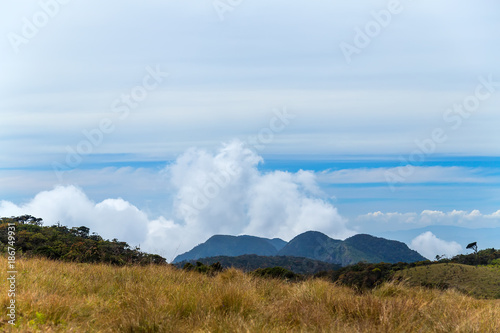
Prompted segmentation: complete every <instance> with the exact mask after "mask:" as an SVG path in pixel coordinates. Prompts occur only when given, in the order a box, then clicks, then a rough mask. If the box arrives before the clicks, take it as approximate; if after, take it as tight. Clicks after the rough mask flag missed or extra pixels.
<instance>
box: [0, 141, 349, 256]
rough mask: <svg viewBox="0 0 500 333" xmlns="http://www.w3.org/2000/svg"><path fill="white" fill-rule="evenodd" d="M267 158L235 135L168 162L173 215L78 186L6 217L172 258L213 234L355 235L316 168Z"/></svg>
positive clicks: (1, 204)
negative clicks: (154, 214) (154, 213)
mask: <svg viewBox="0 0 500 333" xmlns="http://www.w3.org/2000/svg"><path fill="white" fill-rule="evenodd" d="M261 162H263V160H262V158H261V157H260V156H259V155H257V154H256V153H255V152H253V151H251V150H250V149H248V148H246V147H245V146H244V144H243V143H241V142H238V141H235V142H232V143H230V144H225V145H223V146H222V147H221V148H220V149H219V150H217V151H216V152H208V151H205V150H200V149H190V150H188V151H187V152H185V153H184V154H182V155H181V156H179V157H178V158H177V160H176V161H175V162H174V163H172V164H171V165H168V166H167V167H166V168H165V169H164V170H163V171H162V173H161V175H160V176H159V177H162V178H166V180H167V183H168V184H169V190H170V191H171V192H172V193H173V194H174V195H173V198H174V199H173V200H172V201H171V202H166V203H165V205H168V206H171V211H172V212H173V213H172V216H170V217H163V216H160V217H158V218H156V219H151V218H149V217H148V215H147V214H146V213H145V212H144V211H141V210H140V209H138V208H137V207H136V206H134V205H132V204H131V203H130V202H128V201H126V200H123V199H121V198H114V199H112V198H110V199H105V200H103V201H101V202H97V203H96V202H94V201H92V200H91V199H90V198H88V196H87V195H86V194H85V193H84V191H83V190H82V189H80V188H77V187H75V186H71V185H69V186H58V187H56V188H54V189H53V190H50V191H43V192H40V193H39V194H37V195H36V196H35V197H34V198H33V199H32V200H30V201H29V202H27V203H25V204H21V205H16V204H14V203H12V202H9V201H0V216H12V215H21V214H31V215H34V216H37V217H41V218H43V219H44V221H45V223H46V224H49V225H50V224H53V223H57V222H60V223H61V224H64V225H68V226H69V227H73V226H81V225H85V226H88V227H89V228H91V231H95V232H97V233H99V234H100V235H102V236H103V237H104V238H109V239H111V238H118V239H120V240H124V241H127V242H129V243H130V244H131V245H138V244H140V245H141V248H142V249H144V250H146V251H151V252H156V253H159V254H161V255H164V256H165V257H167V259H168V260H172V259H173V257H174V256H175V255H177V254H179V253H182V252H184V251H187V250H189V249H191V248H192V247H193V246H195V245H197V244H198V243H201V242H204V241H205V240H206V239H207V238H208V237H210V236H212V235H213V234H233V235H237V234H251V235H256V236H264V237H280V238H283V239H285V240H289V239H290V238H292V237H293V236H295V235H297V234H299V233H301V232H305V231H307V230H318V231H321V232H324V233H326V234H328V235H329V236H331V237H334V238H341V239H343V238H346V237H348V236H351V235H353V234H354V232H353V231H352V230H350V229H349V228H348V227H347V226H346V223H347V220H346V219H344V218H342V216H340V214H339V213H338V211H337V209H336V208H335V207H334V206H333V205H332V204H331V203H329V202H328V199H327V197H326V196H325V195H324V194H323V193H322V192H321V191H320V190H319V187H318V186H317V183H316V176H315V174H314V173H312V172H308V171H302V170H301V171H299V172H296V173H290V172H283V171H273V172H267V173H264V172H262V171H260V170H258V165H259V163H261Z"/></svg>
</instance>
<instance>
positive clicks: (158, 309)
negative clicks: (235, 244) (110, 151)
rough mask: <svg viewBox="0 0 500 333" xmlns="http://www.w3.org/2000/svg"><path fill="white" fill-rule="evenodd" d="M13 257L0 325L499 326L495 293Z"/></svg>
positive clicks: (114, 328) (138, 328) (489, 331)
mask: <svg viewBox="0 0 500 333" xmlns="http://www.w3.org/2000/svg"><path fill="white" fill-rule="evenodd" d="M0 259H1V260H3V261H4V262H6V261H7V259H6V257H2V258H0ZM17 266H18V272H19V273H18V274H19V275H18V277H19V279H18V281H17V288H18V290H19V292H18V293H17V296H16V306H17V308H16V314H17V318H16V320H17V327H12V326H11V325H10V324H8V323H7V320H8V317H7V316H5V315H3V316H1V317H0V331H1V332H89V333H92V332H104V333H107V332H113V333H115V332H117V333H119V332H181V333H182V332H283V333H284V332H338V333H347V332H349V333H350V332H360V333H365V332H366V333H367V332H481V333H494V332H500V300H477V299H474V298H470V297H467V296H464V295H462V294H459V293H457V292H454V291H446V292H443V291H440V290H436V289H426V288H421V287H411V288H410V287H407V286H404V285H398V284H383V285H382V286H380V287H378V288H376V289H373V290H370V291H366V292H364V293H359V292H356V291H355V290H353V289H351V288H347V287H342V286H338V285H335V284H332V283H330V282H327V281H325V280H322V279H308V280H306V281H301V282H294V283H289V282H284V281H282V280H277V279H268V278H259V277H256V276H252V275H250V274H244V273H242V272H241V271H238V270H235V269H230V270H227V271H224V272H222V273H219V274H217V275H215V276H207V275H204V274H200V273H196V272H188V271H184V270H178V269H175V268H173V267H171V266H169V265H147V266H121V267H119V266H113V265H105V264H81V263H72V262H62V261H54V260H47V259H40V258H38V259H24V258H19V260H18V261H17ZM6 278H7V271H6V270H5V269H3V270H0V280H2V281H5V280H6ZM7 301H8V298H7V293H6V292H5V293H4V294H3V296H2V298H1V302H2V304H3V306H4V308H5V307H6V304H7V303H6V302H7Z"/></svg>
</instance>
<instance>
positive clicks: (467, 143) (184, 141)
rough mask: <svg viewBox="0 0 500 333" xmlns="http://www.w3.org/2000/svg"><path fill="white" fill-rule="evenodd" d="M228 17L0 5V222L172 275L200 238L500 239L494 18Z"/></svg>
mask: <svg viewBox="0 0 500 333" xmlns="http://www.w3.org/2000/svg"><path fill="white" fill-rule="evenodd" d="M231 4H232V5H229V2H227V1H223V0H221V1H218V0H215V1H204V2H195V1H185V2H180V1H173V0H169V1H152V2H147V3H133V2H123V1H121V2H119V1H116V0H111V1H107V2H106V3H101V2H97V1H92V0H91V1H85V2H81V1H62V0H42V1H39V2H38V1H33V2H29V3H27V2H22V3H20V2H12V1H10V2H6V3H2V4H1V5H0V9H1V10H0V16H1V19H2V22H4V24H3V25H2V27H1V28H0V29H2V31H1V35H2V36H4V38H1V39H0V50H1V52H0V68H1V73H2V74H3V75H1V76H0V112H1V117H0V161H1V163H0V216H11V215H19V214H32V215H35V216H38V217H42V218H43V219H44V220H45V222H46V224H53V223H56V222H58V221H59V222H61V223H63V224H66V225H68V226H81V225H86V226H88V227H90V228H91V231H95V232H98V233H99V234H101V235H102V236H103V237H105V238H115V237H116V238H118V239H120V240H124V241H127V242H129V243H130V244H132V245H138V244H140V245H141V248H143V249H144V250H146V251H151V252H156V253H158V254H160V255H163V256H165V257H166V258H169V259H170V258H173V257H175V255H176V254H179V253H182V252H185V251H187V250H189V249H191V248H192V247H193V246H194V245H197V244H199V243H201V242H204V241H205V240H206V239H207V238H209V237H210V236H211V235H213V234H232V235H238V234H251V235H255V236H264V237H271V238H272V237H281V238H283V239H285V240H287V241H288V240H290V238H291V237H293V236H295V235H297V234H299V233H301V232H304V231H307V230H318V231H321V232H324V233H326V234H328V235H329V236H331V237H335V238H342V239H343V238H345V237H349V236H350V235H353V234H355V233H371V234H378V233H384V232H392V231H397V230H409V229H419V228H424V227H428V226H438V225H446V226H457V227H464V228H473V229H477V228H500V187H499V185H500V150H499V147H500V146H499V144H498V143H499V142H500V132H499V131H498V124H499V123H500V112H498V110H499V107H500V71H499V66H498V59H499V55H500V43H499V42H500V40H499V39H500V37H499V36H498V33H497V32H498V31H499V30H500V29H499V28H500V22H499V21H498V20H497V17H496V15H495V13H496V12H498V9H500V8H499V7H500V5H499V4H498V3H497V2H494V1H484V2H481V3H470V2H466V1H441V2H439V3H435V2H433V1H430V0H426V1H419V2H414V1H357V2H356V3H348V2H331V1H326V0H320V1H316V2H315V3H314V4H311V3H308V2H305V1H297V0H292V1H274V2H272V3H269V2H266V1H263V0H257V1H239V2H238V1H234V2H231ZM475 240H476V239H471V241H475ZM407 243H408V245H409V246H411V247H413V248H414V249H416V250H417V251H418V250H420V251H421V250H422V249H433V250H432V251H433V253H435V254H439V255H441V254H447V255H454V254H457V253H464V252H465V244H463V243H461V241H459V240H458V239H454V238H453V237H451V236H450V237H448V238H444V237H443V236H439V237H437V236H436V235H435V234H433V233H432V232H422V233H421V234H419V235H415V237H414V238H413V239H412V240H411V241H407ZM479 245H480V246H481V242H479Z"/></svg>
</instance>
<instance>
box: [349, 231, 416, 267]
mask: <svg viewBox="0 0 500 333" xmlns="http://www.w3.org/2000/svg"><path fill="white" fill-rule="evenodd" d="M344 244H346V245H348V246H350V247H351V248H354V249H356V250H358V251H360V252H361V253H364V254H366V255H369V257H366V259H365V260H366V261H368V262H382V261H383V262H388V263H397V262H415V261H421V260H425V258H424V257H423V256H421V255H420V254H419V253H418V252H417V251H414V250H411V249H409V248H408V246H407V245H406V244H405V243H402V242H398V241H394V240H389V239H385V238H379V237H374V236H370V235H366V234H358V235H354V236H352V237H350V238H347V239H346V240H345V241H344ZM353 259H354V262H358V261H360V260H356V259H357V258H353Z"/></svg>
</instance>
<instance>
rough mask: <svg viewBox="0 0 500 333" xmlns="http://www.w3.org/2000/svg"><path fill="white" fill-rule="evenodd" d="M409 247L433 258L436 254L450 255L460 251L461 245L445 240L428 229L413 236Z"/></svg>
mask: <svg viewBox="0 0 500 333" xmlns="http://www.w3.org/2000/svg"><path fill="white" fill-rule="evenodd" d="M410 248H411V249H413V250H415V251H417V252H418V253H420V254H421V255H423V256H424V257H426V258H428V259H434V258H435V257H436V255H443V254H444V255H445V256H447V257H451V256H454V255H457V254H459V253H460V252H461V251H462V246H461V245H460V244H458V243H457V242H447V241H444V240H442V239H439V238H437V237H436V236H435V235H434V234H433V233H432V232H430V231H427V232H424V233H423V234H421V235H419V236H417V237H415V238H414V239H413V240H412V241H411V244H410Z"/></svg>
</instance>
